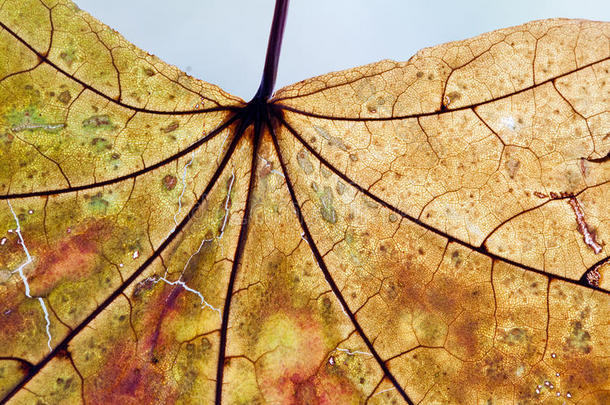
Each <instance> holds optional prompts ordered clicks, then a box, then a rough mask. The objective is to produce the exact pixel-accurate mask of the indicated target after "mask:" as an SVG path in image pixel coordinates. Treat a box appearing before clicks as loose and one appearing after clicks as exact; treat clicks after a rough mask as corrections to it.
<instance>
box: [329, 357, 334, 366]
mask: <svg viewBox="0 0 610 405" xmlns="http://www.w3.org/2000/svg"><path fill="white" fill-rule="evenodd" d="M328 364H330V365H331V366H334V365H335V358H334V357H333V356H330V358H329V359H328Z"/></svg>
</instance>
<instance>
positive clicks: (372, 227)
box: [0, 0, 610, 404]
mask: <svg viewBox="0 0 610 405" xmlns="http://www.w3.org/2000/svg"><path fill="white" fill-rule="evenodd" d="M609 36H610V26H609V25H608V24H605V23H595V22H588V21H571V20H547V21H539V22H533V23H529V24H526V25H523V26H519V27H515V28H509V29H504V30H500V31H495V32H492V33H488V34H484V35H482V36H479V37H476V38H474V39H470V40H466V41H461V42H455V43H449V44H445V45H441V46H437V47H434V48H429V49H424V50H422V51H421V52H419V53H418V54H417V55H415V56H414V57H412V58H411V59H410V60H409V61H408V62H404V63H398V62H393V61H382V62H379V63H375V64H372V65H368V66H364V67H359V68H355V69H351V70H347V71H343V72H337V73H331V74H328V75H325V76H321V77H317V78H313V79H309V80H306V81H303V82H300V83H297V84H295V85H292V86H289V87H287V88H284V89H281V90H279V91H278V92H277V93H276V94H275V96H274V98H273V99H271V100H269V101H266V100H263V101H262V102H261V101H260V100H258V101H256V100H253V102H251V103H245V102H243V101H242V100H240V99H238V98H236V97H233V96H231V95H229V94H226V93H225V92H223V91H222V90H220V89H219V88H217V87H216V86H213V85H211V84H208V83H205V82H202V81H199V80H196V79H193V78H190V77H188V76H187V75H186V74H184V73H181V72H179V71H178V70H177V69H176V68H174V67H171V66H168V65H166V64H164V63H163V62H161V61H159V60H158V59H157V58H155V57H154V56H151V55H148V54H146V53H145V52H142V51H141V50H138V49H136V48H135V47H134V46H132V45H131V44H129V43H128V42H126V41H125V40H124V39H123V38H122V37H121V36H120V35H119V34H118V33H116V32H114V31H112V30H111V29H109V28H108V27H106V26H104V25H103V24H101V23H100V22H98V21H96V20H95V19H93V18H92V17H91V16H89V15H87V14H86V13H84V12H82V11H80V10H78V8H77V7H76V6H75V5H74V4H72V3H70V2H67V1H58V2H52V1H48V0H44V1H41V0H27V1H16V0H14V1H5V2H2V3H0V402H1V403H5V402H6V403H11V404H32V403H39V404H75V403H83V404H85V403H87V404H98V403H99V404H101V403H104V404H107V403H112V404H114V403H116V404H143V403H146V404H151V403H154V404H168V403H177V404H202V403H219V402H222V403H226V404H266V403H273V404H361V403H370V404H399V403H407V404H414V403H422V404H446V403H450V404H534V403H545V404H564V403H565V404H570V403H579V404H604V403H608V402H610V377H609V376H610V360H609V359H610V347H609V346H608V341H610V323H609V319H610V316H609V315H610V310H609V304H610V300H609V299H608V297H609V292H610V273H609V271H610V270H608V268H610V260H608V257H609V256H608V249H609V248H608V246H607V244H608V241H610V209H609V208H610V207H609V206H608V201H610V198H609V197H610V184H609V180H610V158H609V151H610V116H609V115H608V114H609V111H608V110H609V109H610V108H609V107H610V73H609V69H610V61H609V60H608V58H609V57H610V42H609Z"/></svg>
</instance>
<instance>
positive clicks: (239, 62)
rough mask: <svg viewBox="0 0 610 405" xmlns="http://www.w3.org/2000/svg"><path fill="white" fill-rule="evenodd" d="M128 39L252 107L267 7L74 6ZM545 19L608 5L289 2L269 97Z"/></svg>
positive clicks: (482, 0)
mask: <svg viewBox="0 0 610 405" xmlns="http://www.w3.org/2000/svg"><path fill="white" fill-rule="evenodd" d="M76 3H77V4H78V5H79V6H80V7H81V8H82V9H84V10H87V11H88V12H89V13H91V14H92V15H93V16H94V17H96V18H97V19H99V20H100V21H102V22H104V23H105V24H107V25H109V26H110V27H112V28H114V29H116V30H117V31H119V32H120V33H121V34H123V36H125V38H127V40H129V41H130V42H132V43H134V44H135V45H137V46H138V47H140V48H142V49H144V50H145V51H147V52H149V53H152V54H155V55H157V56H158V57H160V58H161V59H162V60H164V61H165V62H168V63H170V64H173V65H176V66H178V67H179V68H180V69H182V70H184V71H186V72H187V73H189V74H190V75H192V76H195V77H197V78H199V79H202V80H205V81H208V82H210V83H214V84H216V85H219V86H220V87H222V88H223V89H224V90H226V91H228V92H230V93H232V94H234V95H237V96H239V97H242V98H243V99H244V100H250V99H251V98H252V96H253V95H254V93H255V92H256V89H257V88H258V84H259V82H260V78H261V74H262V68H263V64H264V59H265V52H266V49H267V37H268V35H269V29H270V26H271V18H272V15H273V7H274V3H275V2H274V0H240V1H232V0H173V1H172V2H171V4H170V2H165V1H158V0H152V1H151V0H104V1H100V0H76ZM551 17H567V18H586V19H591V20H599V21H610V1H608V0H595V1H594V0H578V1H575V0H571V1H567V0H553V1H550V0H511V1H493V0H460V1H455V0H454V1H438V0H437V1H423V2H422V1H417V2H416V1H411V0H375V1H371V0H367V1H365V0H292V1H291V3H290V9H289V14H288V20H287V22H286V31H285V35H284V42H283V46H282V54H281V58H280V65H279V70H278V77H277V83H276V89H278V88H280V87H283V86H286V85H288V84H291V83H294V82H298V81H300V80H303V79H306V78H309V77H312V76H317V75H320V74H323V73H327V72H330V71H336V70H342V69H348V68H351V67H354V66H359V65H363V64H366V63H370V62H376V61H378V60H381V59H394V60H398V61H405V60H407V59H409V57H411V55H413V54H414V53H415V52H417V51H418V50H419V49H421V48H424V47H428V46H433V45H437V44H441V43H444V42H448V41H454V40H460V39H465V38H469V37H472V36H475V35H478V34H481V33H484V32H487V31H492V30H495V29H498V28H504V27H509V26H513V25H518V24H522V23H525V22H527V21H531V20H537V19H542V18H551Z"/></svg>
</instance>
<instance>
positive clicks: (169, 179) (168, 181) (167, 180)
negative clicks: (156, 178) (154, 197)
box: [163, 174, 178, 191]
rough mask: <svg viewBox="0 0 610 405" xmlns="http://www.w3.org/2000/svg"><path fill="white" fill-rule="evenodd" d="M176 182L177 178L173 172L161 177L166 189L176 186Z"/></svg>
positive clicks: (169, 189)
mask: <svg viewBox="0 0 610 405" xmlns="http://www.w3.org/2000/svg"><path fill="white" fill-rule="evenodd" d="M176 183H178V179H177V178H176V176H174V175H173V174H168V175H166V176H165V177H163V186H164V187H165V189H166V190H167V191H171V190H173V189H174V188H175V187H176Z"/></svg>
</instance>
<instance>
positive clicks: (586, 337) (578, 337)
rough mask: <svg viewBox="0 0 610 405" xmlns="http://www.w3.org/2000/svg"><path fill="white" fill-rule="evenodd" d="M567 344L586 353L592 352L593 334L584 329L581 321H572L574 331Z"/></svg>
mask: <svg viewBox="0 0 610 405" xmlns="http://www.w3.org/2000/svg"><path fill="white" fill-rule="evenodd" d="M567 345H568V347H569V348H570V349H572V350H577V351H579V352H582V353H585V354H586V353H590V352H591V335H590V334H589V332H587V331H586V330H584V328H583V326H582V322H581V321H574V322H572V332H571V333H570V336H569V337H568V339H567Z"/></svg>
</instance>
